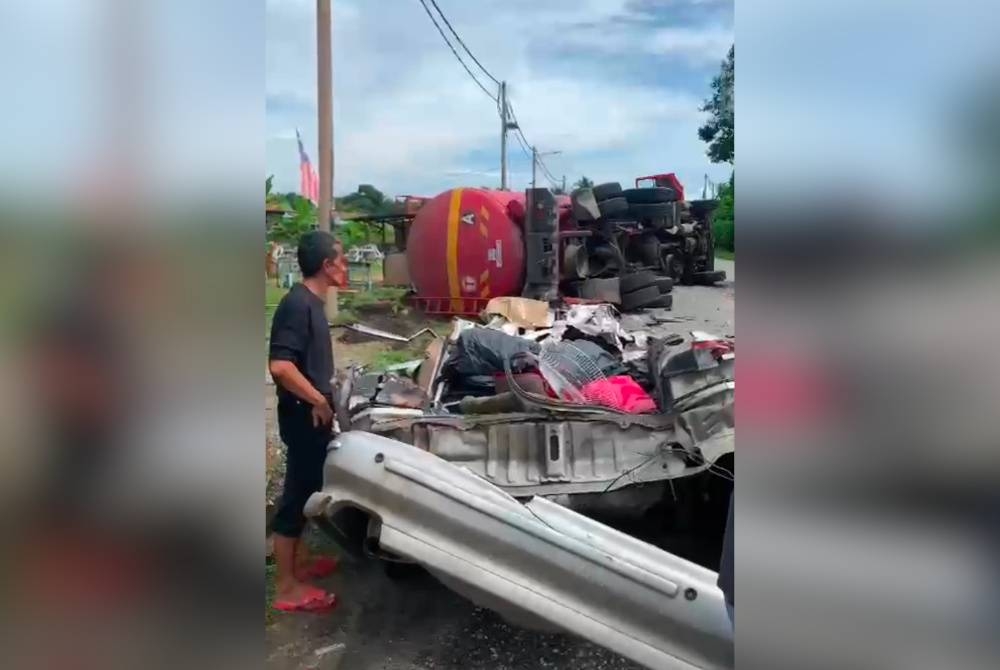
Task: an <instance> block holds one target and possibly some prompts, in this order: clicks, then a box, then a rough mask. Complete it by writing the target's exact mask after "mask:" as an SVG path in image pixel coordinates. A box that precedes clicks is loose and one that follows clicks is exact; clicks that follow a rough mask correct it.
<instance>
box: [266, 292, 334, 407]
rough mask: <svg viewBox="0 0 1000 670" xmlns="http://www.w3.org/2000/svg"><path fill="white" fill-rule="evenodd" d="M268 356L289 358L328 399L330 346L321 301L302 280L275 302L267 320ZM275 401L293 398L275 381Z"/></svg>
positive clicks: (331, 375) (328, 329) (330, 361)
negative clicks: (268, 323) (271, 318)
mask: <svg viewBox="0 0 1000 670" xmlns="http://www.w3.org/2000/svg"><path fill="white" fill-rule="evenodd" d="M268 357H269V358H270V360H278V361H291V362H293V363H295V367H297V368H298V369H299V372H301V373H302V374H303V375H304V376H305V378H306V379H308V380H309V382H310V383H311V384H312V385H313V386H315V387H316V390H317V391H319V392H320V393H322V394H323V395H324V396H326V398H327V400H330V401H331V402H332V399H333V389H332V386H331V383H330V378H331V377H333V346H332V345H331V343H330V327H329V325H328V324H327V321H326V314H325V312H324V311H323V301H322V300H320V299H319V297H318V296H316V294H315V293H313V292H312V291H310V290H309V289H308V288H306V287H305V286H304V285H302V284H296V285H295V286H293V287H292V288H291V290H290V291H289V292H288V293H286V294H285V297H283V298H282V299H281V302H280V303H278V309H277V310H275V312H274V319H273V320H272V321H271V347H270V351H269V352H268ZM277 389H278V401H279V403H285V402H294V401H296V400H297V398H296V397H295V396H294V395H293V394H292V393H291V392H289V391H287V390H285V389H284V388H282V387H281V385H280V384H278V385H277Z"/></svg>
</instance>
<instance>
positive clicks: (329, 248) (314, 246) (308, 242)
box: [298, 230, 337, 277]
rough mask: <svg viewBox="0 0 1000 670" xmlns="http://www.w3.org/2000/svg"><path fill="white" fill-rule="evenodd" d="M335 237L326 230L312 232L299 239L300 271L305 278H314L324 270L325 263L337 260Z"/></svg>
mask: <svg viewBox="0 0 1000 670" xmlns="http://www.w3.org/2000/svg"><path fill="white" fill-rule="evenodd" d="M333 245H334V238H333V235H331V234H330V233H328V232H326V231H324V230H311V231H309V232H308V233H306V234H305V235H303V236H302V237H300V238H299V250H298V257H299V269H300V270H302V276H303V277H313V276H315V275H316V274H317V273H319V271H320V270H322V269H323V261H325V260H326V259H328V258H329V259H330V260H331V261H335V260H337V249H336V247H334V246H333Z"/></svg>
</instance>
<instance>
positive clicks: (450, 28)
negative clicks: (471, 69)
mask: <svg viewBox="0 0 1000 670" xmlns="http://www.w3.org/2000/svg"><path fill="white" fill-rule="evenodd" d="M431 4H432V5H434V9H436V10H437V13H438V14H440V15H441V18H442V19H444V24H445V25H446V26H448V30H450V31H451V34H452V35H454V36H455V39H456V40H458V43H459V44H461V45H462V48H463V49H465V53H467V54H469V57H470V58H471V59H472V61H473V62H474V63H475V64H476V65H478V66H479V69H480V70H482V71H483V72H485V73H486V76H487V77H489V78H490V79H492V80H493V83H495V84H496V85H497V86H499V85H500V80H499V79H497V78H496V77H494V76H493V75H492V74H491V73H490V71H489V70H487V69H486V68H485V67H484V66H483V64H482V63H480V62H479V59H478V58H476V55H475V54H474V53H472V51H471V50H470V49H469V47H467V46H466V45H465V42H463V41H462V38H461V37H459V36H458V33H457V32H455V29H454V28H452V27H451V22H450V21H449V20H448V17H447V16H445V15H444V12H442V11H441V8H440V7H438V3H437V2H436V1H435V0H431Z"/></svg>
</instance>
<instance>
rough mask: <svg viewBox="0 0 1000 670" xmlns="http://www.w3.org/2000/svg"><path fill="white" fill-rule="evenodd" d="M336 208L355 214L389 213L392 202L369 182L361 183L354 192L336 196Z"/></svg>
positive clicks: (391, 208)
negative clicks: (340, 196) (339, 196)
mask: <svg viewBox="0 0 1000 670" xmlns="http://www.w3.org/2000/svg"><path fill="white" fill-rule="evenodd" d="M337 209H338V210H343V211H346V212H353V213H355V214H374V215H382V214H391V213H392V210H393V202H392V199H390V198H387V197H386V196H385V194H384V193H382V191H380V190H378V189H377V188H375V187H374V186H372V185H371V184H361V185H360V186H358V190H357V191H355V192H354V193H351V194H348V195H345V196H344V197H342V198H337Z"/></svg>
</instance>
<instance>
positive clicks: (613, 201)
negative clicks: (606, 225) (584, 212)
mask: <svg viewBox="0 0 1000 670" xmlns="http://www.w3.org/2000/svg"><path fill="white" fill-rule="evenodd" d="M597 208H598V209H599V210H601V217H602V218H605V219H608V218H612V217H620V216H623V215H625V214H628V200H626V199H625V198H619V197H617V196H616V197H614V198H608V199H607V200H601V201H600V202H598V203H597Z"/></svg>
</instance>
